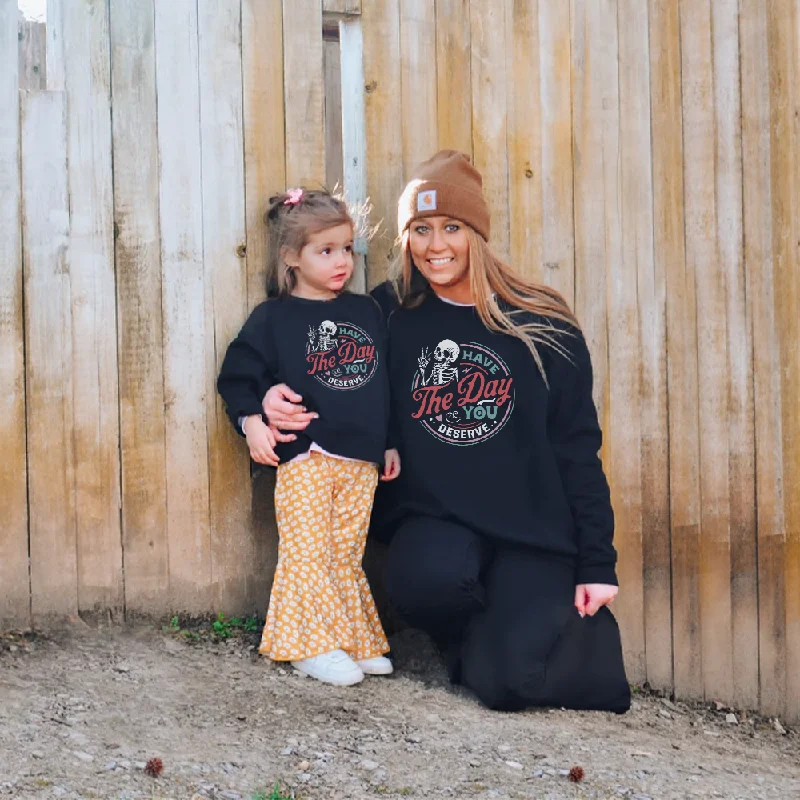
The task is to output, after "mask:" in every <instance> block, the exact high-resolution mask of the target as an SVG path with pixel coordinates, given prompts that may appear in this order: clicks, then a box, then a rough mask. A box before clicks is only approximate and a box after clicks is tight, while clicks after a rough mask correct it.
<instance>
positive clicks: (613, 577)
mask: <svg viewBox="0 0 800 800" xmlns="http://www.w3.org/2000/svg"><path fill="white" fill-rule="evenodd" d="M581 583H604V584H606V585H607V586H619V582H618V581H617V573H616V570H615V569H614V565H613V564H586V565H583V566H581V565H580V564H579V565H578V570H577V573H576V575H575V585H576V586H577V585H578V584H581Z"/></svg>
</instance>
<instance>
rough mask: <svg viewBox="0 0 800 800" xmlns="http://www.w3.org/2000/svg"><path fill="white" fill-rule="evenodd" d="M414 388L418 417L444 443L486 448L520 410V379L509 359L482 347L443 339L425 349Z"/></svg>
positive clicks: (415, 376) (414, 415) (415, 377)
mask: <svg viewBox="0 0 800 800" xmlns="http://www.w3.org/2000/svg"><path fill="white" fill-rule="evenodd" d="M417 365H418V367H419V368H418V369H417V371H416V372H415V373H414V379H413V380H412V383H411V397H412V399H413V401H414V412H413V413H412V417H413V418H414V419H418V420H419V421H420V422H421V423H422V426H423V427H424V428H425V430H426V431H428V433H430V434H431V435H432V436H435V437H436V438H437V439H440V440H441V441H443V442H448V443H449V444H455V445H470V444H477V443H478V442H485V441H486V440H487V439H490V438H491V437H492V436H494V435H495V434H496V433H498V432H499V431H500V430H501V429H502V427H503V426H504V425H505V424H506V422H507V421H508V418H509V417H510V416H511V412H512V411H513V409H514V379H513V378H512V377H511V374H510V373H509V371H508V367H507V366H506V364H505V362H504V361H503V359H501V358H500V356H498V355H497V354H496V353H495V352H493V351H492V350H490V349H489V348H488V347H485V346H484V345H482V344H477V343H476V342H468V343H466V344H457V343H456V342H454V341H453V340H452V339H442V341H441V342H439V344H437V345H436V347H435V348H434V349H433V351H432V352H431V350H430V349H429V348H423V349H422V352H421V353H420V356H419V358H418V359H417Z"/></svg>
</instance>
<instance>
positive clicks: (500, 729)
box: [0, 621, 800, 800]
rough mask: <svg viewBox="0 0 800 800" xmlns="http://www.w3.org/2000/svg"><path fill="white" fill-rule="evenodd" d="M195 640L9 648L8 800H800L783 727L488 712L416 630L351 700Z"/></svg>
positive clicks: (684, 717) (655, 711) (1, 741)
mask: <svg viewBox="0 0 800 800" xmlns="http://www.w3.org/2000/svg"><path fill="white" fill-rule="evenodd" d="M194 635H195V634H192V633H190V634H179V633H176V632H174V631H168V630H164V629H162V628H160V627H158V626H146V625H140V626H138V627H135V628H123V627H114V626H110V627H109V626H107V627H97V628H95V627H89V626H87V625H85V624H84V623H82V622H80V621H77V622H74V623H72V624H71V625H68V626H66V627H64V628H62V629H60V630H59V631H54V632H50V633H49V634H35V635H28V636H21V635H12V634H5V635H0V798H5V797H13V798H20V800H22V799H23V798H130V800H134V798H137V799H138V798H142V800H145V799H148V800H166V799H167V798H188V799H191V798H193V800H203V799H204V798H211V799H214V798H224V800H252V798H255V799H256V800H268V799H269V798H270V796H272V797H274V798H277V797H281V798H289V797H296V798H310V799H311V798H348V799H349V798H375V797H380V796H387V797H412V798H415V797H427V798H439V797H442V798H452V797H455V798H461V797H464V798H479V799H482V798H617V797H626V798H631V799H632V800H646V799H647V798H654V799H655V798H658V799H659V800H660V798H687V797H688V798H691V797H726V798H747V800H753V799H755V798H769V799H770V800H772V799H773V798H794V797H798V798H800V736H799V735H798V734H797V733H796V732H795V731H792V730H785V729H784V727H783V726H782V725H781V724H780V723H779V722H776V721H773V720H764V719H761V718H758V717H752V716H750V717H748V716H746V715H744V714H741V713H738V712H732V711H731V710H729V709H723V708H717V707H716V706H715V705H713V704H712V705H711V706H709V704H705V705H689V704H683V703H672V702H670V701H669V700H668V699H666V698H659V697H655V696H652V695H643V694H642V693H637V694H636V699H635V702H634V706H633V709H632V710H631V712H630V713H629V714H627V715H625V716H621V717H618V716H615V715H611V714H603V713H597V712H593V713H578V712H571V711H560V710H550V711H548V710H544V711H542V710H533V711H529V712H525V713H520V714H501V713H497V712H491V711H487V710H485V709H483V708H482V707H481V706H479V705H478V703H477V702H476V701H475V699H474V698H473V697H472V696H470V694H469V693H468V692H466V691H464V690H461V689H455V688H453V687H451V686H450V685H449V684H448V683H447V680H446V676H445V673H444V668H443V665H442V663H441V661H440V660H439V658H438V656H437V655H436V653H435V652H434V650H433V649H432V647H431V645H430V643H429V641H428V640H427V639H426V638H425V637H424V636H422V635H421V634H418V633H416V632H414V631H402V632H400V633H398V634H396V635H395V636H394V637H393V639H392V647H393V655H394V658H395V665H396V667H397V671H396V673H395V675H394V676H392V677H390V678H379V677H373V678H369V677H368V678H367V679H366V680H365V681H364V683H362V684H361V685H359V686H357V687H352V688H341V689H340V688H333V687H328V686H323V685H322V684H319V683H317V682H316V681H312V680H310V679H308V678H303V677H301V676H299V675H297V674H295V673H294V672H293V670H291V669H290V668H288V669H287V668H284V667H280V666H278V665H275V664H271V663H270V662H268V661H266V660H265V659H263V658H261V657H259V656H258V655H257V654H256V653H255V643H256V641H257V634H242V635H238V636H236V637H234V638H232V639H228V640H227V641H215V640H214V638H213V637H210V636H208V635H207V634H205V633H202V629H201V633H200V634H199V638H198V639H191V640H189V639H187V636H189V637H193V636H194ZM152 758H159V759H161V760H162V762H163V771H162V773H161V774H160V776H158V777H151V776H150V775H148V774H147V773H146V771H145V769H144V767H145V765H146V763H147V762H148V760H149V759H152ZM576 766H578V767H580V768H582V770H583V773H584V777H583V780H582V781H580V782H577V783H575V782H571V781H570V779H569V777H568V772H569V770H570V769H571V768H573V767H576ZM276 781H277V782H279V786H280V791H274V787H275V784H276Z"/></svg>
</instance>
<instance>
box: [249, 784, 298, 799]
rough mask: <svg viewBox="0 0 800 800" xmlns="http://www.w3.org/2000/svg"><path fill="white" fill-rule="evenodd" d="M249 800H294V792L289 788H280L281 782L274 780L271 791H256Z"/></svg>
mask: <svg viewBox="0 0 800 800" xmlns="http://www.w3.org/2000/svg"><path fill="white" fill-rule="evenodd" d="M250 800H294V792H293V791H292V790H291V789H287V790H285V791H284V790H283V789H281V782H280V781H275V785H274V786H273V787H272V791H271V792H270V793H269V794H267V793H266V791H263V792H256V793H255V794H253V795H252V796H251V798H250Z"/></svg>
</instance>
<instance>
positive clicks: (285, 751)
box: [281, 747, 294, 756]
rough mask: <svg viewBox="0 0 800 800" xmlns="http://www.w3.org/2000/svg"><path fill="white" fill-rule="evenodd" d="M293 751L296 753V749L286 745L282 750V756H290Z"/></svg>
mask: <svg viewBox="0 0 800 800" xmlns="http://www.w3.org/2000/svg"><path fill="white" fill-rule="evenodd" d="M292 753H294V750H293V749H292V748H291V747H284V748H283V750H281V755H282V756H290V755H291V754H292Z"/></svg>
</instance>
